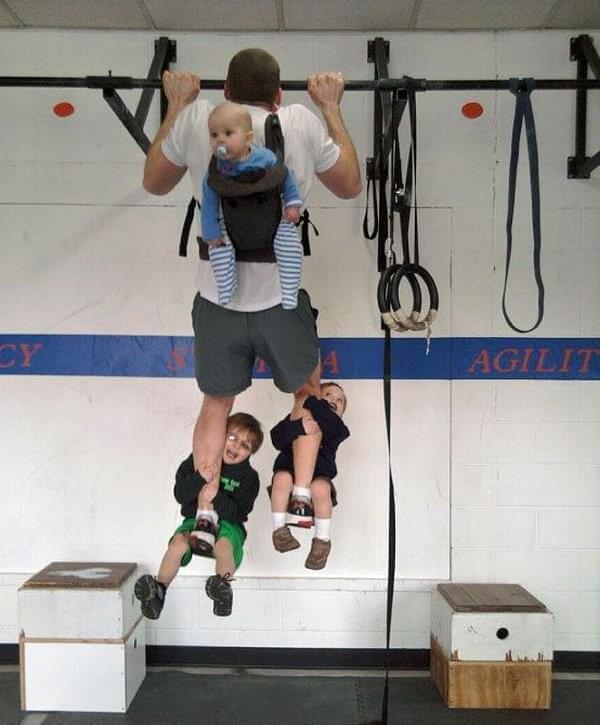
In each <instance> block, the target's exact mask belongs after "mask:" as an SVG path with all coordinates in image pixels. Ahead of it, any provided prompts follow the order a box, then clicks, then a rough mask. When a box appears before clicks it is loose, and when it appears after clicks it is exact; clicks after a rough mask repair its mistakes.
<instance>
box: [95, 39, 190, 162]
mask: <svg viewBox="0 0 600 725" xmlns="http://www.w3.org/2000/svg"><path fill="white" fill-rule="evenodd" d="M176 60H177V41H175V40H170V39H169V38H167V37H165V36H162V37H160V38H158V40H155V41H154V58H153V59H152V63H151V64H150V69H149V71H148V78H147V79H148V80H149V81H159V82H160V79H161V77H162V74H163V71H165V70H168V69H169V66H170V64H171V63H172V62H175V61H176ZM112 77H113V76H112V75H111V74H110V71H109V75H108V76H107V77H105V78H103V77H102V76H99V77H98V78H97V80H98V87H100V88H102V96H103V98H104V100H105V101H106V102H107V103H108V105H109V106H110V107H111V108H112V110H113V111H114V112H115V114H116V116H117V118H118V119H119V120H120V121H121V123H122V124H123V125H124V126H125V128H126V129H127V130H128V131H129V133H130V134H131V136H132V138H133V139H134V141H135V142H136V143H137V145H138V146H139V147H140V148H141V149H142V151H143V152H144V153H148V149H149V148H150V139H149V138H148V137H147V136H146V134H145V133H144V123H145V122H146V118H147V117H148V111H149V109H150V104H151V102H152V97H153V96H154V91H155V90H156V89H155V88H152V87H149V86H147V87H145V88H144V89H143V90H142V95H141V96H140V100H139V101H138V105H137V109H136V111H135V115H133V114H132V113H131V111H130V110H129V109H128V108H127V106H126V105H125V102H124V101H123V99H122V98H121V96H119V94H118V93H117V91H116V89H115V87H111V85H110V79H111V78H112ZM121 80H122V79H121ZM166 112H167V99H166V96H165V94H164V93H163V91H162V86H161V91H160V120H161V122H162V120H163V119H164V117H165V114H166Z"/></svg>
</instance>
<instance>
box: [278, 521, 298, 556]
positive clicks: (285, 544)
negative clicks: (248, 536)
mask: <svg viewBox="0 0 600 725" xmlns="http://www.w3.org/2000/svg"><path fill="white" fill-rule="evenodd" d="M273 546H274V547H275V548H276V549H277V551H280V552H281V553H282V554H283V553H284V552H286V551H292V550H293V549H297V548H298V547H299V546H300V542H299V541H298V539H296V538H295V537H294V536H293V535H292V532H291V531H290V530H289V528H288V527H287V526H280V527H279V528H278V529H275V531H274V532H273Z"/></svg>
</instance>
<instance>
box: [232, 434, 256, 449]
mask: <svg viewBox="0 0 600 725" xmlns="http://www.w3.org/2000/svg"><path fill="white" fill-rule="evenodd" d="M227 440H228V441H231V442H232V443H237V445H238V446H239V447H240V448H241V449H242V450H243V451H244V453H252V446H251V445H250V443H248V441H245V440H243V439H242V438H241V437H240V436H239V434H238V433H228V434H227Z"/></svg>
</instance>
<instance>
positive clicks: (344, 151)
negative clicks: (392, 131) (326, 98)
mask: <svg viewBox="0 0 600 725" xmlns="http://www.w3.org/2000/svg"><path fill="white" fill-rule="evenodd" d="M321 113H322V114H323V119H324V121H325V124H326V125H327V132H328V133H329V135H330V136H331V138H332V139H333V140H334V141H335V143H336V144H337V145H338V146H339V147H340V152H341V153H340V158H341V159H342V162H343V164H344V166H345V171H346V173H347V174H348V175H352V176H354V177H355V178H356V182H357V184H358V185H359V186H360V185H361V180H360V167H359V164H358V156H357V155H356V149H355V147H354V143H353V142H352V138H351V137H350V134H349V133H348V129H347V128H346V124H345V123H344V118H343V116H342V109H341V108H340V107H339V106H337V105H327V106H324V107H323V108H322V109H321Z"/></svg>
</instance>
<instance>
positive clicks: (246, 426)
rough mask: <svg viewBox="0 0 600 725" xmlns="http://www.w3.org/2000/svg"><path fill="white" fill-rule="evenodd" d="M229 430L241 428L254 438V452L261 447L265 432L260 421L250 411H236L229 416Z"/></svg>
mask: <svg viewBox="0 0 600 725" xmlns="http://www.w3.org/2000/svg"><path fill="white" fill-rule="evenodd" d="M227 430H241V431H243V432H244V433H248V436H249V437H250V438H251V440H252V453H256V451H257V450H258V449H259V448H260V447H261V445H262V442H263V432H262V428H261V425H260V423H259V422H258V421H257V420H256V418H255V417H254V416H253V415H250V414H249V413H234V414H233V415H230V416H229V418H227Z"/></svg>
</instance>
